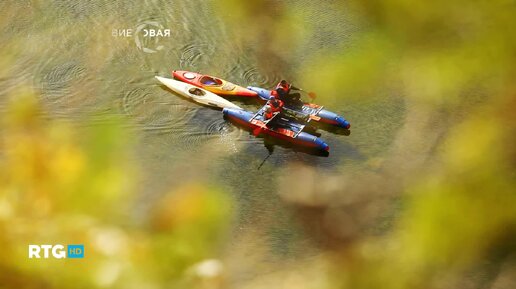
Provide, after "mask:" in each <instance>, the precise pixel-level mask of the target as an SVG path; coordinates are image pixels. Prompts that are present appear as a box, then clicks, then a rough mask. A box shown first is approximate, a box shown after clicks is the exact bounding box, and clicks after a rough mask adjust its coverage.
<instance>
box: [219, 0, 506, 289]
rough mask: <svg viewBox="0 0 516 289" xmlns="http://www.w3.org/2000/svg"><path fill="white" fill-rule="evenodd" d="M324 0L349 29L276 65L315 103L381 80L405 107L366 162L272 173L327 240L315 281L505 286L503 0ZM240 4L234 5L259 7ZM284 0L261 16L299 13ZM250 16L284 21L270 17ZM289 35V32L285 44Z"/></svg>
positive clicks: (374, 91) (371, 91)
mask: <svg viewBox="0 0 516 289" xmlns="http://www.w3.org/2000/svg"><path fill="white" fill-rule="evenodd" d="M227 2H228V3H229V2H230V1H227ZM255 2H261V3H262V4H256V3H255V4H254V6H260V5H263V7H267V6H268V7H273V5H271V2H269V1H255ZM295 2H296V1H293V2H292V7H295V4H293V3H295ZM253 3H254V2H253ZM332 3H335V5H334V8H335V9H336V10H338V11H340V12H339V13H341V15H342V17H345V16H346V15H350V14H352V15H354V17H351V18H352V19H354V20H355V23H356V24H357V25H361V27H362V31H361V32H360V33H358V35H356V37H355V38H354V39H352V41H351V44H349V45H344V46H342V47H340V48H339V47H337V48H336V47H324V46H320V47H319V51H315V52H314V53H312V54H311V56H310V57H308V58H307V61H306V62H305V63H304V65H302V67H301V69H300V70H299V71H297V72H291V76H290V78H291V79H292V78H293V79H298V81H299V85H301V86H302V87H304V88H309V89H311V90H314V91H317V92H318V93H319V95H320V99H321V100H320V101H321V102H323V101H324V103H325V104H326V103H329V102H339V103H346V102H347V103H357V102H363V101H364V100H365V99H368V98H369V99H377V98H378V97H377V95H379V94H381V95H385V94H384V93H383V92H384V91H389V93H388V94H387V95H386V96H384V97H387V98H389V97H392V96H391V95H399V96H402V97H404V99H405V103H406V104H407V112H406V117H405V122H404V125H403V126H402V127H401V129H400V131H399V132H398V136H397V137H396V139H395V141H394V143H393V144H392V145H391V149H390V154H389V155H388V156H381V157H380V158H376V159H374V160H373V159H372V160H371V162H370V163H369V164H371V166H370V169H373V171H369V170H365V171H360V170H359V171H353V172H349V171H347V172H345V173H343V175H340V174H335V175H333V174H330V175H328V174H327V173H321V172H318V171H316V170H313V169H311V168H308V167H306V166H304V165H301V164H294V165H292V166H290V167H289V168H288V169H286V170H285V174H287V172H288V174H292V173H293V174H295V175H297V176H298V180H299V181H298V183H297V184H296V185H295V186H294V187H292V184H291V181H290V180H289V178H288V177H284V178H280V192H279V193H280V194H281V196H282V197H283V198H284V200H285V201H287V202H291V203H293V204H296V205H297V206H299V207H300V209H301V211H300V217H301V218H303V219H304V220H305V222H306V224H307V226H308V228H309V229H308V230H310V231H313V230H317V231H318V232H321V231H320V227H321V225H322V226H323V228H324V229H323V232H324V233H322V235H320V236H317V237H315V238H318V239H319V240H320V241H321V242H323V244H326V245H328V246H329V247H328V248H331V249H330V252H332V254H330V255H329V256H331V257H330V258H329V259H330V260H333V261H332V262H331V263H332V266H334V267H335V268H334V269H332V270H330V271H328V274H329V275H330V278H331V280H333V282H334V283H332V285H330V286H329V287H330V288H331V287H334V286H338V287H343V288H489V287H491V288H513V287H514V286H516V281H515V280H514V279H515V276H516V275H515V274H516V267H515V258H516V256H515V255H514V254H515V251H514V249H515V248H514V244H515V243H516V241H515V240H516V238H515V237H516V210H515V209H514V204H515V203H516V194H515V191H514V187H515V185H516V178H515V175H514V172H515V169H516V168H515V165H516V149H515V146H514V144H515V143H516V142H515V139H514V135H515V132H516V126H515V124H514V123H515V122H514V121H515V114H514V112H513V111H514V110H515V109H516V86H515V85H514V79H515V78H516V71H515V67H516V66H515V64H516V61H515V60H516V59H515V58H516V56H515V54H514V51H516V37H514V33H513V32H512V29H511V28H510V27H516V18H514V15H515V12H516V6H515V4H514V2H513V1H503V0H501V1H474V2H471V1H454V2H449V1H430V2H429V1H427V2H421V1H420V2H414V1H404V0H373V1H346V2H344V1H343V2H341V5H339V4H337V1H333V2H332ZM252 7H253V6H252V5H250V6H249V7H248V8H249V9H248V10H246V12H245V13H242V14H240V15H248V14H249V15H250V14H253V15H256V14H258V16H257V17H258V19H259V18H260V17H266V16H264V14H265V15H268V13H269V12H268V10H267V9H265V10H266V11H267V12H265V13H262V12H261V11H263V10H264V9H253V8H252ZM286 7H289V5H286ZM305 8H306V9H307V10H308V9H311V7H305ZM292 10H293V11H289V9H288V8H285V9H283V10H282V11H280V12H279V13H280V15H275V16H274V17H276V18H277V19H286V18H288V17H289V14H290V13H303V10H294V9H292ZM276 11H277V10H276ZM246 13H247V14H246ZM282 17H284V18H282ZM264 23H265V24H266V25H267V26H268V28H270V29H272V30H273V31H282V30H281V29H285V31H287V30H288V29H287V27H286V26H284V25H282V24H281V23H282V22H281V20H279V21H271V23H272V24H271V23H269V22H264ZM269 24H270V25H269ZM311 25H312V22H310V21H305V22H302V23H301V22H300V23H298V25H297V30H302V31H305V32H310V31H316V30H315V29H314V27H312V26H311ZM257 27H261V26H257ZM252 31H253V30H251V32H252ZM320 32H324V31H320ZM256 33H258V34H259V33H261V32H260V31H256ZM287 33H288V31H287ZM294 33H295V32H294ZM256 36H257V35H248V38H252V37H256ZM290 40H292V38H291V39H290ZM343 41H347V39H343ZM297 44H298V43H296V42H295V41H294V42H291V43H290V51H291V52H294V51H295V48H294V47H296V45H297ZM258 49H262V50H264V51H265V49H263V48H262V46H260V45H259V46H258ZM459 108H460V109H459ZM459 111H460V112H459ZM464 111H466V113H464ZM371 121H372V120H371ZM351 122H353V119H351ZM365 127H366V126H362V127H361V126H360V124H358V125H355V126H354V130H360V129H361V128H365ZM429 156H432V158H431V161H430V160H429ZM400 204H401V207H402V209H401V212H399V210H400ZM393 214H396V215H397V217H396V221H392V217H389V216H392V215H393ZM303 215H308V216H309V217H302V216H303ZM306 219H310V220H306ZM385 220H390V221H387V224H385V225H380V224H382V222H384V221H385ZM321 258H322V259H326V258H328V255H326V256H321ZM481 264H488V265H484V266H481ZM308 266H309V265H308ZM492 268H499V269H494V270H493V269H492ZM285 274H287V275H288V270H285ZM471 275H477V276H476V277H471ZM480 276H484V277H480ZM326 277H328V275H324V274H321V275H320V276H319V278H323V279H324V278H326ZM300 278H301V279H303V278H302V277H300ZM471 280H473V281H471ZM300 284H306V282H304V281H300V282H299V283H298V284H297V285H298V286H292V287H293V288H320V287H311V286H305V287H303V286H301V285H300ZM286 288H288V286H286Z"/></svg>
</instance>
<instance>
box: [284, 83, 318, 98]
mask: <svg viewBox="0 0 516 289" xmlns="http://www.w3.org/2000/svg"><path fill="white" fill-rule="evenodd" d="M290 89H293V90H298V91H302V92H304V93H306V94H307V95H308V97H310V99H311V100H314V99H315V98H316V97H317V95H316V94H315V92H313V91H310V92H307V91H306V90H304V89H302V88H299V87H295V86H291V87H290Z"/></svg>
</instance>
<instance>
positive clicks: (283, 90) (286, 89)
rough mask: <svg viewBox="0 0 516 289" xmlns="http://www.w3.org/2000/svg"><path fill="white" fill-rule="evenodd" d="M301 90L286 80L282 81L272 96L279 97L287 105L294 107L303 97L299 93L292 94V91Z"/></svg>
mask: <svg viewBox="0 0 516 289" xmlns="http://www.w3.org/2000/svg"><path fill="white" fill-rule="evenodd" d="M291 89H293V90H300V89H299V88H297V87H295V86H293V85H292V84H290V83H288V82H287V81H286V80H281V81H280V82H279V83H278V85H276V88H275V89H274V90H273V91H272V93H271V94H272V96H274V97H277V98H278V99H279V100H281V101H283V102H284V103H285V104H286V105H292V104H295V103H297V102H299V98H300V97H301V95H300V94H299V93H292V94H291V93H290V90H291Z"/></svg>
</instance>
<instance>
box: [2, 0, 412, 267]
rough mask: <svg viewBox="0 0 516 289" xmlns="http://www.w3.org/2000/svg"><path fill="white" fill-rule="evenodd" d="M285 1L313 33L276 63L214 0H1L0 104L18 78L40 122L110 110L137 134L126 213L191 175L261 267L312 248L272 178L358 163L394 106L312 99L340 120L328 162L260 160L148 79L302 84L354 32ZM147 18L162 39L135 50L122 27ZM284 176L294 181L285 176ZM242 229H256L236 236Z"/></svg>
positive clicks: (387, 95) (302, 156)
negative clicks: (2, 55)
mask: <svg viewBox="0 0 516 289" xmlns="http://www.w3.org/2000/svg"><path fill="white" fill-rule="evenodd" d="M286 3H287V4H286V5H287V6H288V5H291V8H292V9H297V8H299V7H305V8H306V7H308V8H309V9H306V11H308V12H306V13H304V14H303V18H302V19H303V22H300V23H299V25H308V24H309V25H311V26H312V27H316V28H317V33H315V34H313V35H312V36H310V37H309V38H307V39H303V41H300V42H299V45H298V47H296V48H294V49H292V47H288V48H287V47H286V48H285V54H287V53H288V55H287V56H284V57H283V58H282V59H283V62H282V63H277V64H276V63H267V62H268V61H272V60H271V59H268V58H264V57H262V56H263V55H262V56H261V55H260V54H259V53H257V51H256V49H255V47H257V45H258V44H259V43H248V44H244V45H241V44H238V43H235V42H234V41H232V40H233V39H234V37H235V35H233V34H232V33H234V32H232V31H231V30H230V29H228V26H227V25H228V24H227V23H226V22H224V19H223V18H222V17H224V15H221V13H220V10H214V5H217V1H213V2H210V1H177V0H176V1H150V0H145V1H134V0H133V1H123V2H122V1H65V0H61V1H58V0H56V1H41V2H32V1H15V2H14V1H2V3H1V4H0V10H1V11H10V13H16V16H15V17H13V18H12V19H14V20H13V21H10V22H9V23H7V24H6V25H4V27H3V29H4V30H3V31H2V34H1V35H0V43H11V44H10V48H11V52H12V53H13V54H14V55H13V60H12V63H11V65H10V66H9V67H7V70H8V71H7V72H6V73H4V75H7V76H6V77H3V78H2V79H0V97H1V101H0V109H1V110H5V107H6V106H5V103H6V102H5V99H6V96H7V95H8V94H9V93H10V92H12V91H13V90H14V89H16V88H17V87H19V86H22V85H28V86H30V87H32V88H34V89H35V90H36V91H37V92H38V94H39V95H40V97H41V101H42V104H43V106H44V109H45V111H46V112H47V115H48V117H50V118H52V119H64V120H66V121H71V122H74V123H77V124H79V125H81V124H82V123H83V122H85V121H86V120H87V121H88V125H91V124H92V123H93V125H95V124H101V123H103V122H106V121H109V120H110V119H111V117H112V116H113V115H119V116H123V117H124V118H127V119H129V120H130V121H129V123H130V128H131V129H132V130H133V131H134V132H135V135H136V136H137V150H136V152H137V153H136V157H135V160H134V161H135V162H136V163H137V164H138V165H139V166H141V167H142V168H143V169H142V172H143V177H142V179H141V181H140V182H139V184H138V187H139V192H140V194H141V195H139V196H138V198H139V202H138V203H137V204H136V205H135V208H134V214H135V219H140V218H144V216H145V215H146V211H147V210H148V206H147V204H149V203H150V202H151V201H153V200H156V199H158V198H159V197H160V196H161V195H162V194H164V193H165V192H167V190H168V189H169V188H171V187H172V188H173V187H175V186H178V185H181V184H184V183H186V182H195V181H196V180H199V179H202V180H203V181H204V182H208V183H213V184H216V185H218V186H219V187H220V188H222V189H223V190H225V191H227V193H229V194H232V196H233V197H234V199H235V200H236V204H237V206H238V208H236V211H237V212H238V216H237V220H236V222H235V224H234V228H233V230H232V232H233V233H232V237H231V238H232V240H230V241H229V242H230V243H231V244H233V245H234V246H235V247H239V246H240V244H239V243H240V242H246V246H247V247H248V248H250V250H251V251H252V248H253V243H255V244H256V246H260V247H262V246H265V247H266V248H268V249H267V250H268V251H269V252H270V254H265V257H264V259H263V260H262V262H263V265H264V268H262V269H259V270H256V271H255V272H254V273H258V272H260V271H267V269H266V266H267V264H270V263H273V262H275V260H281V259H284V258H297V257H299V256H306V255H307V254H312V253H313V252H317V250H318V249H317V248H318V244H317V242H316V241H314V240H313V239H312V237H311V236H310V235H311V233H310V232H308V233H307V232H306V231H305V230H304V229H303V228H302V226H301V225H300V224H299V221H298V219H297V218H296V217H295V208H293V207H292V206H291V205H289V204H288V203H286V202H285V201H284V200H282V199H281V198H280V196H279V195H278V194H277V180H278V175H280V174H282V175H285V174H289V172H288V171H287V170H285V168H286V167H287V166H289V165H292V164H301V165H303V166H308V167H310V168H314V169H316V170H317V171H318V172H319V173H321V174H326V173H327V174H342V175H346V174H348V173H350V172H353V171H354V170H360V169H367V166H368V163H369V162H370V161H372V160H373V161H374V160H375V159H376V158H382V156H384V155H385V154H387V153H388V152H389V149H390V147H391V145H392V143H393V140H394V139H395V137H396V133H397V132H398V129H399V128H400V126H401V125H402V124H403V121H404V117H405V115H404V114H405V103H404V101H403V99H402V98H401V97H399V96H397V95H396V93H395V92H389V91H382V92H378V99H367V100H363V101H361V100H360V99H359V98H358V99H357V98H354V99H353V100H349V101H347V100H346V98H340V99H339V100H338V101H334V102H331V103H330V104H326V103H324V99H325V98H324V96H321V97H320V98H318V99H317V100H316V102H317V103H319V104H321V105H325V107H326V108H328V109H329V110H331V111H334V112H336V113H338V114H341V115H343V116H344V117H345V118H346V119H348V120H349V121H350V122H351V126H352V127H351V134H349V135H346V134H343V133H333V132H329V131H325V130H321V131H320V132H321V134H322V135H321V138H322V139H324V140H325V141H326V142H327V143H328V144H329V145H330V148H331V149H330V155H329V156H328V157H320V156H314V155H309V154H306V153H302V152H296V151H294V150H293V149H291V148H288V147H284V146H278V145H276V146H274V147H273V152H272V155H271V156H270V157H268V155H269V151H268V149H267V148H266V147H265V145H264V139H262V138H255V137H254V136H252V135H251V134H249V132H246V131H243V130H241V129H239V128H237V127H235V126H233V125H232V124H230V123H228V122H226V121H224V120H223V118H222V113H221V111H220V110H216V109H210V108H207V107H202V106H199V105H197V104H195V103H193V102H190V101H187V100H185V99H183V98H181V97H179V96H177V95H175V94H173V93H171V92H170V91H168V90H167V89H165V88H164V87H163V86H161V85H160V84H159V83H158V82H157V81H156V80H155V79H154V76H155V75H160V76H165V77H171V76H170V72H171V70H173V69H181V70H190V71H196V72H203V73H206V74H210V75H214V76H218V77H221V78H223V79H226V80H229V81H231V82H234V83H236V84H239V85H242V86H248V85H252V86H260V87H267V88H271V87H272V86H274V85H275V83H276V82H277V81H279V80H280V79H282V78H285V79H288V80H290V81H292V82H293V83H294V84H297V85H299V86H301V87H303V83H297V82H296V80H297V79H299V78H300V77H299V75H298V74H297V69H298V68H299V67H300V66H301V65H302V64H303V61H304V60H306V59H308V58H309V57H311V56H314V55H317V54H318V53H321V51H323V50H327V49H339V50H342V51H343V53H345V51H346V47H347V46H349V45H352V44H353V39H354V37H355V36H357V35H358V34H359V33H360V29H358V28H357V27H356V26H355V25H353V24H352V21H347V20H346V18H345V16H346V15H345V14H342V13H341V12H339V11H337V10H335V9H332V7H331V5H334V4H325V3H326V2H320V3H319V2H318V3H313V1H295V2H294V1H291V2H289V1H287V2H286ZM328 3H329V2H328ZM228 13H230V8H229V7H228ZM343 15H344V17H343ZM249 21H252V20H249ZM155 24H157V25H161V26H162V27H163V28H166V29H170V30H171V35H170V37H163V38H160V39H158V40H157V41H154V40H149V39H143V38H142V39H140V41H141V42H140V46H142V47H147V48H149V49H153V50H155V51H156V52H154V53H150V52H151V51H143V50H142V49H140V48H139V47H138V43H137V41H136V38H137V36H135V35H134V33H135V31H136V30H137V29H138V27H139V25H155ZM121 29H132V31H133V36H132V37H123V36H115V35H113V31H114V30H117V31H120V30H121ZM140 36H141V35H140ZM257 41H258V40H257ZM260 41H262V40H260ZM13 48H14V49H13ZM264 64H266V65H264ZM264 67H265V68H264ZM314 73H317V68H316V67H314ZM307 89H309V88H307ZM339 93H340V92H339V91H338V88H335V94H339ZM236 103H237V104H238V105H240V106H242V107H244V108H245V109H248V110H253V111H255V110H257V109H258V108H259V104H258V103H256V102H253V101H245V102H242V101H236ZM267 157H268V159H266V158H267ZM265 159H266V160H265ZM264 160H265V162H264V163H263V165H262V166H261V167H260V165H261V164H262V162H263V161H264ZM291 177H292V182H296V176H295V175H292V176H291ZM250 232H260V233H256V234H253V236H254V238H243V237H242V236H244V235H246V233H250ZM267 256H269V257H267ZM262 257H263V256H262ZM249 272H253V270H250V271H249ZM254 273H249V274H251V275H252V274H254Z"/></svg>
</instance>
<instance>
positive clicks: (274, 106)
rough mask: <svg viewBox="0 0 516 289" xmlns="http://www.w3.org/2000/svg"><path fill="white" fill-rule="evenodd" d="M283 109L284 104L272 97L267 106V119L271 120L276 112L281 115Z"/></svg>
mask: <svg viewBox="0 0 516 289" xmlns="http://www.w3.org/2000/svg"><path fill="white" fill-rule="evenodd" d="M282 107H283V102H282V101H281V100H278V99H276V97H274V96H271V97H270V98H269V101H267V105H266V106H265V119H266V120H267V119H270V118H272V116H273V115H274V113H276V112H280V113H281V109H282Z"/></svg>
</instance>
